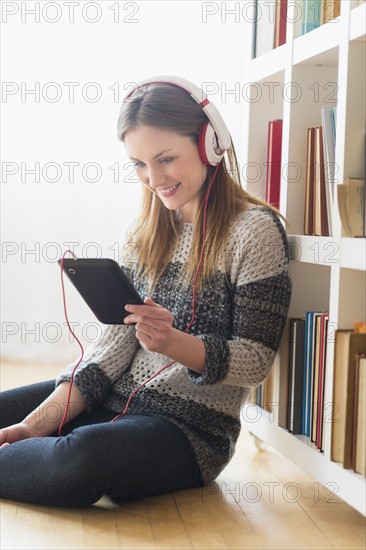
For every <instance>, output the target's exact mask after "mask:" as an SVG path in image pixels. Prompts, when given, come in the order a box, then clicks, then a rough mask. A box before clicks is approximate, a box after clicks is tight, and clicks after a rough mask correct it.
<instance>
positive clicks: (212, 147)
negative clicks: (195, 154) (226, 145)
mask: <svg viewBox="0 0 366 550" xmlns="http://www.w3.org/2000/svg"><path fill="white" fill-rule="evenodd" d="M198 151H199V155H200V158H201V160H202V162H203V164H209V165H211V166H216V165H217V164H218V163H219V162H220V161H221V159H222V157H223V156H224V153H225V151H223V152H221V149H220V148H219V146H218V143H217V136H216V132H215V130H214V127H213V126H212V124H211V122H210V121H209V120H207V121H206V122H204V124H203V125H202V127H201V131H200V134H199V136H198Z"/></svg>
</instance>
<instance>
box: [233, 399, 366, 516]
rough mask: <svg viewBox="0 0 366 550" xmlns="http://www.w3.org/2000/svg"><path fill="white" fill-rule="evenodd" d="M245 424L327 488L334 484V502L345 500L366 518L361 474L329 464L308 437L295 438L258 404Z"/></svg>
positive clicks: (250, 407)
mask: <svg viewBox="0 0 366 550" xmlns="http://www.w3.org/2000/svg"><path fill="white" fill-rule="evenodd" d="M254 407H256V408H257V410H255V409H254ZM242 425H243V426H244V427H245V429H247V430H248V431H249V432H251V433H252V434H253V435H255V436H256V437H258V438H259V439H261V440H262V441H265V442H266V443H267V444H268V445H270V446H272V447H273V448H274V449H276V450H277V451H278V452H280V453H281V454H283V455H284V456H286V457H287V458H288V459H289V460H291V461H292V462H294V463H295V464H297V466H299V467H300V468H302V469H303V470H305V471H306V472H308V473H309V474H310V475H312V476H313V477H315V478H316V479H317V480H318V481H319V482H320V483H322V484H323V485H326V484H327V483H331V484H332V486H333V487H335V486H336V487H337V493H336V494H335V495H334V499H337V498H341V499H342V500H344V501H345V502H347V503H348V504H350V505H351V506H352V507H353V508H355V509H356V510H357V511H358V512H360V513H361V514H363V515H366V498H365V496H366V482H365V478H364V477H362V476H361V475H360V474H356V473H355V472H353V471H351V470H346V469H344V468H343V467H342V466H341V465H340V464H338V463H337V462H332V461H328V460H327V459H326V458H325V457H324V454H323V453H320V452H319V451H318V450H317V449H316V448H315V446H314V445H313V443H310V442H309V438H308V437H305V436H301V435H300V436H297V435H292V434H291V433H289V432H288V431H287V430H286V429H284V428H281V427H279V426H277V425H276V424H275V423H274V422H273V417H272V415H271V414H270V413H268V412H267V411H265V410H263V409H261V408H260V407H258V405H254V404H253V403H248V404H246V405H244V407H243V410H242ZM334 480H337V481H336V482H335V481H334Z"/></svg>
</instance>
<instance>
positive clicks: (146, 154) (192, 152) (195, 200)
mask: <svg viewBox="0 0 366 550" xmlns="http://www.w3.org/2000/svg"><path fill="white" fill-rule="evenodd" d="M125 147H126V152H127V155H128V156H129V158H130V159H131V160H132V162H133V163H134V166H135V169H136V174H137V176H138V178H139V180H140V181H141V182H142V183H143V184H144V185H146V187H148V188H149V189H150V191H151V192H152V193H155V194H156V195H157V196H158V197H159V199H160V200H161V201H162V203H163V204H164V206H165V207H166V208H168V209H169V210H180V211H181V212H182V215H183V221H184V222H191V223H192V222H194V221H195V217H196V214H197V211H198V206H199V202H200V201H199V197H200V191H201V188H202V185H203V182H204V181H205V179H206V175H207V166H206V165H205V164H203V162H202V161H201V159H200V156H199V153H198V147H197V145H196V144H195V143H194V142H193V140H192V139H191V138H190V137H188V136H182V135H180V134H178V133H176V132H171V131H167V130H161V129H159V128H155V127H153V126H145V125H141V126H138V127H137V128H131V129H130V130H128V131H127V132H126V134H125Z"/></svg>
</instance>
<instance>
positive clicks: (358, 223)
mask: <svg viewBox="0 0 366 550" xmlns="http://www.w3.org/2000/svg"><path fill="white" fill-rule="evenodd" d="M364 192H365V184H364V181H363V180H362V179H359V178H347V180H346V181H345V182H344V183H341V184H338V185H337V198H338V210H339V216H340V218H341V222H342V228H343V232H344V234H345V236H346V237H362V236H364V235H363V233H364V223H365V222H364Z"/></svg>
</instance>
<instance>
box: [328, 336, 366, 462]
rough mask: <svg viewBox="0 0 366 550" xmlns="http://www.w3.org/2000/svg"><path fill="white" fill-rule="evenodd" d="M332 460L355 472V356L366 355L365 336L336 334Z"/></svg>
mask: <svg viewBox="0 0 366 550" xmlns="http://www.w3.org/2000/svg"><path fill="white" fill-rule="evenodd" d="M334 352H335V354H334V380H333V414H332V433H331V456H330V458H331V460H333V461H335V462H341V463H342V464H343V466H344V468H352V449H353V430H354V406H355V370H356V368H355V354H357V353H366V334H364V333H357V332H354V331H352V330H350V329H338V330H337V331H336V333H335V350H334Z"/></svg>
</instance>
